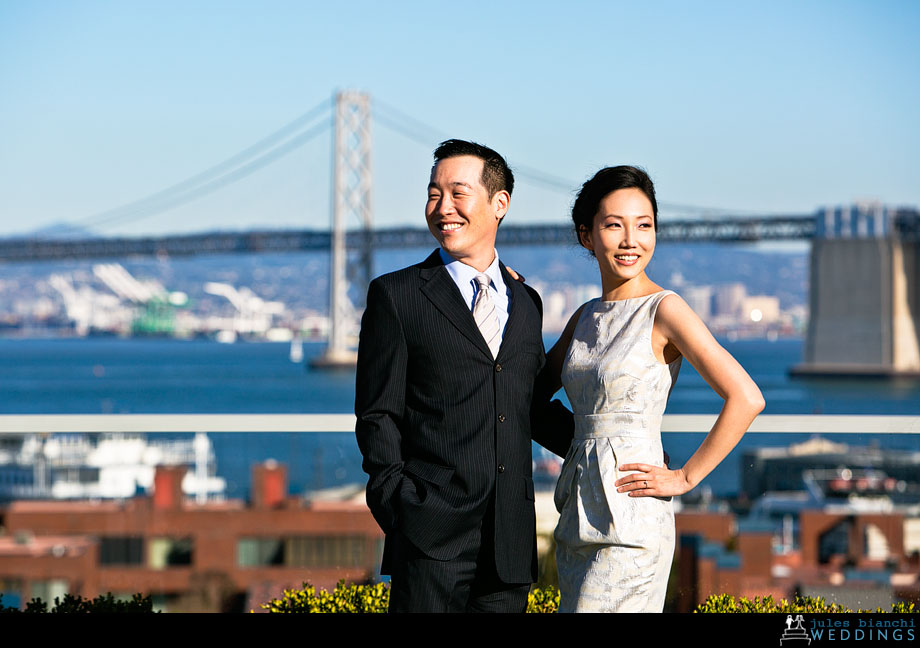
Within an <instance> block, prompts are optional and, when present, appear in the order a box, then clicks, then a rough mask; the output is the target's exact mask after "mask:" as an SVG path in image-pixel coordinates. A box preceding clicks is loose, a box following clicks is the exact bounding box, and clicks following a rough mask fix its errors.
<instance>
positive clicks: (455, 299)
mask: <svg viewBox="0 0 920 648" xmlns="http://www.w3.org/2000/svg"><path fill="white" fill-rule="evenodd" d="M421 277H422V286H421V290H422V293H423V294H424V295H425V296H426V297H427V298H428V299H429V301H431V303H432V304H433V305H434V307H435V308H437V309H438V310H439V311H441V313H442V314H443V315H444V316H445V317H446V318H447V319H448V320H449V321H450V323H451V324H453V325H454V326H455V327H456V329H457V330H458V331H459V332H460V333H461V334H462V335H463V336H464V337H466V338H467V339H468V340H469V341H470V342H472V343H473V344H475V345H476V346H477V347H478V348H479V350H480V351H482V352H483V353H485V354H486V355H487V356H488V357H489V358H491V357H492V352H491V351H490V350H489V345H487V344H486V341H485V340H484V339H483V337H482V333H480V332H479V327H478V326H476V320H474V319H473V313H472V312H471V311H470V307H469V306H468V305H466V304H465V303H464V302H463V297H462V295H461V294H460V289H459V288H457V284H455V283H454V280H453V279H451V278H450V275H449V274H447V270H445V269H444V264H443V263H442V262H441V255H440V253H439V252H438V251H437V250H435V251H434V253H433V254H432V255H431V256H429V257H428V258H427V259H425V261H424V262H423V263H422V269H421Z"/></svg>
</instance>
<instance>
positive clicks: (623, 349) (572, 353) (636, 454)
mask: <svg viewBox="0 0 920 648" xmlns="http://www.w3.org/2000/svg"><path fill="white" fill-rule="evenodd" d="M670 294H673V293H672V292H671V291H669V290H665V291H661V292H658V293H654V294H651V295H646V296H645V297H636V298H634V299H625V300H620V301H613V302H605V301H601V300H600V299H596V300H594V301H591V302H588V304H587V305H586V306H585V308H584V310H583V311H582V313H581V317H580V318H579V320H578V323H577V325H576V327H575V332H574V335H573V337H572V342H571V344H570V346H569V350H568V353H567V355H566V359H565V363H564V365H563V368H562V385H563V387H564V388H565V392H566V394H567V395H568V398H569V402H570V403H571V405H572V409H573V411H574V413H575V438H574V440H573V441H572V446H571V447H570V448H569V452H568V455H567V456H566V458H565V463H564V464H563V467H562V474H561V475H560V477H559V482H558V484H557V485H556V494H555V499H556V508H557V509H558V510H559V513H560V517H559V524H558V525H557V526H556V532H555V538H556V564H557V568H558V571H559V588H560V590H561V595H562V597H561V604H560V611H561V612H661V610H662V608H663V606H664V597H665V592H666V590H667V585H668V574H669V572H670V567H671V559H672V557H673V555H674V513H673V511H672V509H671V501H670V498H666V499H659V498H654V497H629V495H627V494H626V493H618V492H617V490H616V487H615V486H614V485H613V483H614V482H615V481H616V480H617V479H619V478H620V477H623V476H624V475H626V474H629V472H625V473H624V472H620V470H619V466H620V465H623V464H628V463H636V462H641V463H648V464H655V465H658V466H663V465H664V459H663V452H662V448H661V416H662V414H663V413H664V408H665V405H666V404H667V401H668V395H669V394H670V392H671V387H672V385H673V384H674V381H675V380H676V379H677V372H678V371H679V369H680V358H678V359H677V360H675V361H674V362H672V363H671V364H669V365H665V364H662V363H661V362H659V361H658V360H657V359H656V358H655V355H654V353H653V352H652V326H653V324H654V322H655V313H656V311H657V310H658V304H659V303H661V300H662V299H664V297H665V296H667V295H670ZM630 472H631V471H630Z"/></svg>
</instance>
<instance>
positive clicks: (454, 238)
mask: <svg viewBox="0 0 920 648" xmlns="http://www.w3.org/2000/svg"><path fill="white" fill-rule="evenodd" d="M482 167H483V161H482V160H481V159H480V158H478V157H474V156H472V155H460V156H457V157H451V158H447V159H444V160H441V161H440V162H438V163H437V164H436V165H435V166H434V168H433V169H432V170H431V182H429V183H428V202H427V203H426V205H425V219H426V220H427V221H428V229H429V230H431V233H432V235H434V237H435V238H436V239H437V240H438V243H440V244H441V247H443V248H444V250H445V251H446V252H447V253H448V254H450V255H451V256H452V257H454V258H455V259H457V260H458V261H464V262H466V263H467V264H468V265H472V266H474V267H477V269H479V270H484V269H485V267H488V265H489V264H490V263H491V262H492V260H493V259H494V251H495V234H496V232H497V231H498V223H499V221H501V218H502V216H504V215H505V212H506V211H507V210H508V203H509V202H510V199H511V197H510V196H509V195H508V192H507V191H498V192H496V194H495V195H494V196H492V198H491V199H490V198H489V192H488V191H487V190H486V188H485V187H484V186H483V184H482ZM483 262H484V263H485V266H484V267H479V266H481V265H482V263H483Z"/></svg>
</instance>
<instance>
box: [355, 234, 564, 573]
mask: <svg viewBox="0 0 920 648" xmlns="http://www.w3.org/2000/svg"><path fill="white" fill-rule="evenodd" d="M501 271H502V276H503V277H504V280H505V283H506V285H507V286H509V287H510V290H511V299H510V306H509V314H508V322H507V325H506V327H505V331H504V337H503V341H502V345H501V348H500V350H499V352H498V355H497V357H496V358H495V359H493V357H492V354H491V353H490V351H489V348H488V346H487V345H486V343H485V340H483V337H482V335H481V334H480V332H479V329H478V328H477V326H476V323H475V321H474V319H473V316H472V313H471V312H470V307H469V305H467V304H465V303H464V301H463V298H462V297H461V294H460V291H459V290H458V288H457V286H456V284H454V282H453V280H452V279H451V278H450V276H449V275H448V273H447V271H446V269H445V268H444V265H443V262H442V261H441V258H440V255H439V253H438V251H437V250H435V252H434V253H433V254H432V255H431V256H429V257H428V259H426V260H425V261H424V262H422V263H420V264H418V265H415V266H411V267H409V268H405V269H403V270H400V271H397V272H394V273H391V274H387V275H384V276H382V277H379V278H377V279H375V280H374V281H373V282H372V283H371V285H370V289H369V291H368V295H367V309H366V311H365V313H364V317H363V319H362V322H361V338H360V344H359V349H358V369H357V391H356V404H355V410H356V414H357V417H358V421H357V428H356V433H357V438H358V444H359V446H360V448H361V452H362V453H363V455H364V470H365V471H366V472H367V473H368V475H369V476H370V478H369V481H368V486H367V502H368V505H369V507H370V509H371V511H372V513H373V514H374V517H375V518H376V520H377V522H378V523H379V524H380V526H381V528H382V529H383V531H384V532H385V534H386V546H385V550H384V565H383V572H384V573H391V571H390V570H391V569H392V567H393V565H392V564H391V562H392V560H394V557H393V556H394V541H395V539H396V538H397V537H400V538H404V539H407V540H408V541H409V542H410V543H411V545H412V546H413V547H414V548H417V549H418V550H420V551H421V552H422V553H423V554H424V555H425V556H427V557H429V558H433V559H436V560H439V561H450V560H451V559H454V558H455V557H456V556H458V555H459V554H461V553H462V552H463V551H465V550H467V549H468V548H469V545H470V543H474V542H477V541H478V536H477V534H478V533H479V531H480V525H481V524H484V525H488V526H490V527H491V526H492V525H493V524H494V565H495V570H496V573H497V576H498V578H499V579H500V580H501V581H502V582H505V583H530V582H532V581H533V580H535V577H536V565H537V561H536V542H535V518H534V486H533V480H532V470H531V466H532V459H531V444H530V442H531V438H532V436H533V438H534V439H535V440H536V441H538V442H539V443H541V444H542V445H544V446H546V447H547V448H549V449H551V450H552V451H554V452H556V453H557V454H560V455H564V454H565V452H566V450H567V448H568V445H569V442H570V440H571V437H572V423H571V417H570V416H569V415H568V412H567V411H565V410H564V408H562V407H561V405H559V404H558V403H554V404H553V406H552V409H550V408H549V407H543V406H542V405H541V406H540V407H537V408H535V409H534V411H532V409H531V408H532V405H531V401H532V398H533V393H534V385H535V380H536V378H537V375H538V373H539V371H540V369H541V368H542V367H543V364H544V361H545V358H544V350H543V341H542V333H541V323H542V306H541V302H540V298H539V296H538V295H537V293H536V292H535V291H534V290H533V289H531V288H530V287H529V286H526V285H524V284H523V283H520V282H517V281H514V280H512V279H511V277H510V276H509V275H508V272H507V270H506V269H505V268H504V266H501ZM486 515H489V516H494V520H493V519H484V518H485V516H486ZM489 541H490V542H491V541H492V540H491V539H490V540H489ZM487 551H492V549H491V548H487ZM397 559H398V558H397Z"/></svg>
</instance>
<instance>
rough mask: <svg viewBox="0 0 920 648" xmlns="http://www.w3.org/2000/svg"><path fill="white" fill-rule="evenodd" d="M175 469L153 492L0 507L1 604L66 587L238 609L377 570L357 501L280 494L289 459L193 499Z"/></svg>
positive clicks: (373, 541)
mask: <svg viewBox="0 0 920 648" xmlns="http://www.w3.org/2000/svg"><path fill="white" fill-rule="evenodd" d="M185 470H186V469H185V468H184V467H161V468H159V469H158V470H157V473H156V477H155V485H154V492H153V495H152V496H147V495H143V496H137V497H132V498H129V499H123V500H113V501H98V500H95V501H93V500H82V501H51V500H46V501H18V502H11V503H9V504H6V505H4V506H3V507H2V508H0V527H2V528H3V533H2V535H0V594H2V595H3V599H2V603H3V605H5V606H14V607H18V606H23V605H24V604H25V602H27V601H29V600H31V598H33V597H36V596H39V597H41V598H42V599H43V600H53V598H54V596H61V595H63V593H65V592H70V593H72V594H78V595H81V596H84V597H90V598H91V597H95V596H97V595H99V594H104V593H106V592H112V593H113V594H116V595H123V596H130V595H131V594H133V593H135V592H141V593H143V594H151V595H152V596H153V598H154V602H155V605H156V606H157V607H158V608H160V609H163V610H166V611H195V612H231V611H236V612H241V611H247V612H248V611H249V610H250V609H255V610H258V606H259V604H260V603H264V602H266V601H268V600H270V599H272V598H275V597H280V596H281V593H282V591H283V589H285V588H300V587H302V585H303V583H304V582H310V583H312V584H314V585H316V586H317V587H324V588H327V589H331V588H332V587H334V586H335V584H336V582H337V581H338V580H339V579H341V578H344V579H345V580H347V581H349V582H356V583H361V582H368V581H371V580H373V579H374V578H375V577H376V576H377V575H378V572H379V569H378V568H379V564H380V554H381V551H382V546H383V544H382V543H383V533H382V532H381V531H380V529H379V527H378V526H377V524H376V522H375V521H374V519H373V517H372V516H371V514H370V512H369V511H368V509H367V506H366V504H365V503H364V496H363V495H364V494H363V489H359V496H358V499H357V501H354V500H339V501H323V500H321V499H319V498H317V497H314V498H312V499H304V498H294V497H290V496H288V494H287V469H286V467H285V466H283V465H279V464H274V463H269V464H263V465H258V466H256V467H255V468H254V470H253V486H252V497H251V501H250V502H248V503H244V502H242V501H239V500H227V501H223V502H214V501H212V502H205V503H202V504H198V503H195V502H194V501H193V500H190V499H188V498H186V497H185V496H184V495H183V494H182V488H181V481H182V477H183V475H184V473H185Z"/></svg>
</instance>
